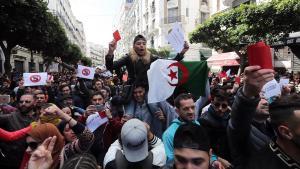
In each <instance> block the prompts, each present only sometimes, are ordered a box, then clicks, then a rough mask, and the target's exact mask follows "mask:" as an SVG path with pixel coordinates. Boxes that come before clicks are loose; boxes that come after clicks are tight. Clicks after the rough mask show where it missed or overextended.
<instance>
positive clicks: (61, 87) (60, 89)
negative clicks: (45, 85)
mask: <svg viewBox="0 0 300 169" xmlns="http://www.w3.org/2000/svg"><path fill="white" fill-rule="evenodd" d="M65 87H68V88H69V89H70V90H71V91H72V89H71V86H69V85H67V84H65V85H61V86H60V87H59V91H61V92H62V89H63V88H65Z"/></svg>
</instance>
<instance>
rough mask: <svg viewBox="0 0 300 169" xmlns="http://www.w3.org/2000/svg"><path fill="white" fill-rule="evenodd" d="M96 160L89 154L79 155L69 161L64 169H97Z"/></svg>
mask: <svg viewBox="0 0 300 169" xmlns="http://www.w3.org/2000/svg"><path fill="white" fill-rule="evenodd" d="M97 168H98V165H97V161H96V158H95V157H94V156H93V155H91V154H88V153H84V154H78V155H75V156H74V157H72V158H70V159H68V160H67V161H66V162H65V163H64V165H63V166H62V169H97Z"/></svg>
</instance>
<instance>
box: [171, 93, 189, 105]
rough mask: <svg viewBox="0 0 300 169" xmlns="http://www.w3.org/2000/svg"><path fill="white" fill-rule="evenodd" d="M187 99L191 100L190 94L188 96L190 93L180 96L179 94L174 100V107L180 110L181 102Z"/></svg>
mask: <svg viewBox="0 0 300 169" xmlns="http://www.w3.org/2000/svg"><path fill="white" fill-rule="evenodd" d="M188 99H193V96H192V94H190V93H181V94H179V95H178V96H177V97H176V98H175V100H174V105H175V107H177V108H180V106H181V105H180V102H181V100H188Z"/></svg>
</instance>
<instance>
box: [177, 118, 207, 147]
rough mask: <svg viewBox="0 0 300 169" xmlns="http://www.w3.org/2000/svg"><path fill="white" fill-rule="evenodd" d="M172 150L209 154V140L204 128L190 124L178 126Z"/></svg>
mask: <svg viewBox="0 0 300 169" xmlns="http://www.w3.org/2000/svg"><path fill="white" fill-rule="evenodd" d="M173 143H174V149H176V148H189V149H195V150H201V151H206V152H208V153H209V150H210V144H209V138H208V135H207V134H206V132H205V130H204V128H203V127H202V126H200V125H197V124H194V123H192V122H190V123H187V124H183V125H180V126H179V128H178V129H177V130H176V133H175V136H174V140H173Z"/></svg>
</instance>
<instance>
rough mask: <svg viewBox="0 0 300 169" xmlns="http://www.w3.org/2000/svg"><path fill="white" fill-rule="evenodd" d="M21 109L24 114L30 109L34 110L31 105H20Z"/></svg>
mask: <svg viewBox="0 0 300 169" xmlns="http://www.w3.org/2000/svg"><path fill="white" fill-rule="evenodd" d="M19 110H20V112H21V113H22V114H28V113H29V112H30V111H32V110H33V106H30V107H25V106H20V107H19Z"/></svg>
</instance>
